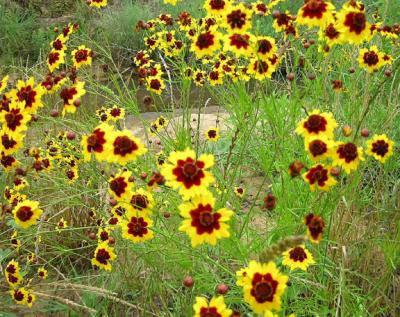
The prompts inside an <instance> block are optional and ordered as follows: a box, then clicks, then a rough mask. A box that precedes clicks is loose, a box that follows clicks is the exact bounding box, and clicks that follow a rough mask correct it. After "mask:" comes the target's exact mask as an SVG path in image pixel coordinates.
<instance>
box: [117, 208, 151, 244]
mask: <svg viewBox="0 0 400 317" xmlns="http://www.w3.org/2000/svg"><path fill="white" fill-rule="evenodd" d="M152 226H153V221H152V220H151V219H150V218H149V217H146V216H139V215H137V216H130V217H128V221H122V223H121V228H122V237H124V238H125V239H128V240H131V241H133V242H134V243H140V242H143V241H147V240H151V239H153V237H154V233H153V231H152V230H151V229H150V228H151V227H152Z"/></svg>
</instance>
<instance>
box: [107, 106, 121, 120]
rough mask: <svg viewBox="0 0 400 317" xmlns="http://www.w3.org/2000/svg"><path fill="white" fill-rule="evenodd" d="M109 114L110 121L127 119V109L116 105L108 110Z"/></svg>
mask: <svg viewBox="0 0 400 317" xmlns="http://www.w3.org/2000/svg"><path fill="white" fill-rule="evenodd" d="M107 114H108V119H109V120H111V121H114V122H116V121H118V120H121V119H123V118H125V109H124V108H122V107H118V106H116V105H114V106H112V107H111V108H110V109H107Z"/></svg>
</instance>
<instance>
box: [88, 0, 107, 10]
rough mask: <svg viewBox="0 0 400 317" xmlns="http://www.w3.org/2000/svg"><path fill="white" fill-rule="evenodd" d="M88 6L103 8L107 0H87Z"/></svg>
mask: <svg viewBox="0 0 400 317" xmlns="http://www.w3.org/2000/svg"><path fill="white" fill-rule="evenodd" d="M89 6H91V7H96V8H104V7H106V6H107V0H89Z"/></svg>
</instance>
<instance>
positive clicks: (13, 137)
mask: <svg viewBox="0 0 400 317" xmlns="http://www.w3.org/2000/svg"><path fill="white" fill-rule="evenodd" d="M8 132H9V131H6V129H4V131H3V130H2V131H0V153H4V155H11V154H14V153H16V152H18V150H19V149H20V148H21V147H22V146H23V144H24V143H23V139H24V138H25V133H18V132H16V133H8Z"/></svg>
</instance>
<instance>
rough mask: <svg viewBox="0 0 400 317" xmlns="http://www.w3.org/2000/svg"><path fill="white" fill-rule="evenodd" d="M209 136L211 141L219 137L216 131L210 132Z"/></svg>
mask: <svg viewBox="0 0 400 317" xmlns="http://www.w3.org/2000/svg"><path fill="white" fill-rule="evenodd" d="M207 135H208V137H209V138H210V139H214V138H215V137H216V136H217V131H216V130H208V132H207Z"/></svg>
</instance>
